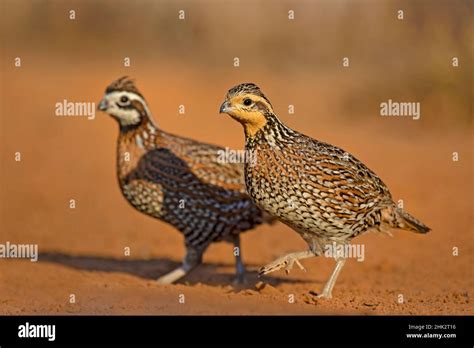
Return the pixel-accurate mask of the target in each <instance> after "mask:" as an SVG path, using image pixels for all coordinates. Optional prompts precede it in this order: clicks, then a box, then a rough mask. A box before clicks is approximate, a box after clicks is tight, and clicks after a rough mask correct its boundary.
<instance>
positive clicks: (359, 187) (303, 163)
mask: <svg viewBox="0 0 474 348" xmlns="http://www.w3.org/2000/svg"><path fill="white" fill-rule="evenodd" d="M221 112H225V113H228V114H229V115H230V116H232V117H233V118H234V119H236V120H237V121H239V122H240V123H241V124H242V125H243V126H244V130H245V134H246V145H245V148H246V151H247V152H248V153H250V154H251V155H252V158H253V161H252V162H251V163H247V164H246V166H245V177H246V185H247V191H248V193H249V195H250V197H252V199H253V200H254V201H255V203H256V204H257V205H258V206H259V207H260V208H261V209H262V210H264V211H266V212H268V213H269V214H271V215H273V216H276V217H278V218H279V219H280V220H281V221H282V222H284V223H285V224H287V225H289V226H290V227H292V228H293V229H294V230H296V231H297V232H298V233H299V234H300V235H301V236H302V237H303V239H304V240H305V241H306V242H307V243H308V245H309V251H304V252H300V253H292V254H289V255H286V256H284V257H282V258H280V259H278V260H276V261H275V262H273V263H271V264H269V265H267V266H265V267H263V268H262V269H261V271H260V273H261V274H267V273H270V272H273V271H275V270H277V269H280V268H283V267H285V268H286V269H287V271H288V270H289V269H291V267H292V265H293V263H295V262H296V263H297V264H298V265H299V266H300V267H302V266H301V264H300V263H299V261H298V259H303V258H307V257H311V256H314V255H322V254H323V253H324V251H325V250H326V248H327V247H328V246H332V245H334V243H335V244H336V245H344V244H347V243H349V242H350V241H351V240H352V239H353V238H354V237H356V236H357V235H359V234H361V233H364V232H366V231H369V230H375V231H382V232H388V230H389V228H401V229H406V230H411V231H414V232H420V233H426V232H428V231H429V228H428V227H427V226H425V225H424V224H422V223H421V222H420V221H418V220H417V219H415V218H413V217H412V216H411V215H409V214H408V213H406V212H405V211H403V210H402V209H400V208H397V206H396V204H395V203H394V202H393V199H392V196H391V194H390V192H389V190H388V188H387V186H386V185H385V184H384V183H383V182H382V180H381V179H380V178H379V177H378V176H377V175H376V174H375V173H374V172H372V171H371V170H370V169H369V168H367V167H366V166H365V165H364V164H363V163H362V162H361V161H359V160H358V159H357V158H355V157H354V156H352V155H351V154H349V153H347V152H345V151H344V150H342V149H340V148H338V147H335V146H332V145H330V144H326V143H323V142H320V141H318V140H315V139H312V138H310V137H308V136H306V135H304V134H301V133H299V132H296V131H294V130H292V129H290V128H289V127H287V126H286V125H284V124H283V123H282V122H281V121H280V120H279V119H278V118H277V116H276V115H275V113H274V112H273V109H272V106H271V104H270V102H269V101H268V99H267V98H266V97H265V96H264V95H263V93H262V92H261V91H260V89H259V88H258V87H257V86H256V85H254V84H242V85H239V86H236V87H234V88H232V89H231V90H230V91H229V92H228V94H227V97H226V100H225V102H224V103H223V105H222V106H221ZM336 261H337V265H336V269H335V270H334V272H333V275H332V276H331V278H330V280H329V281H328V283H327V284H326V286H325V288H324V291H323V293H322V297H331V291H332V287H333V286H334V283H335V280H336V278H337V275H338V273H339V272H340V269H341V268H342V266H343V264H344V262H345V258H344V257H337V258H336Z"/></svg>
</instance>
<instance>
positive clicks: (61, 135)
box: [0, 71, 474, 315]
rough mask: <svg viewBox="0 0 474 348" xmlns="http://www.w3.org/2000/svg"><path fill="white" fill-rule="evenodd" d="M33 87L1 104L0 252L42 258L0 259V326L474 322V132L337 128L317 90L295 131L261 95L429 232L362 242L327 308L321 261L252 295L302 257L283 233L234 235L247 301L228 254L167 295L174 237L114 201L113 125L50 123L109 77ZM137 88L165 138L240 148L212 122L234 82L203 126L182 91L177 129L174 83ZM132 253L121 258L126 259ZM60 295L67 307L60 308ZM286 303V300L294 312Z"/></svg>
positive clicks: (23, 78) (93, 96)
mask: <svg viewBox="0 0 474 348" xmlns="http://www.w3.org/2000/svg"><path fill="white" fill-rule="evenodd" d="M27 76H28V71H25V72H24V73H23V75H18V76H15V79H10V80H9V81H10V82H9V84H8V87H9V88H8V91H6V92H5V93H6V94H7V95H6V97H5V98H4V99H5V100H6V101H7V102H6V104H5V111H6V112H5V115H14V117H5V118H3V119H2V122H3V124H4V125H5V127H4V129H5V130H6V131H4V139H5V140H4V141H5V146H4V149H5V152H4V153H3V154H2V156H3V157H4V158H3V160H2V161H3V163H5V165H4V170H3V171H2V178H1V180H2V182H3V183H8V184H7V185H4V187H3V188H2V190H3V191H2V207H1V208H2V221H3V222H2V226H1V231H2V238H1V239H2V240H8V241H10V242H12V243H38V244H39V249H40V260H39V261H38V262H36V263H32V262H29V261H26V260H0V278H1V280H0V314H305V315H311V314H379V315H380V314H462V315H466V314H474V308H473V305H472V298H471V297H472V296H473V279H474V277H473V267H472V266H473V251H474V248H473V234H472V231H473V230H472V199H471V197H472V193H473V190H472V189H473V186H472V178H473V172H472V162H470V159H469V156H470V155H469V154H470V153H471V152H472V136H473V134H472V130H471V129H464V130H463V129H461V128H460V127H457V128H456V127H454V126H453V127H452V128H449V127H447V128H444V127H438V128H437V127H428V126H429V124H428V123H427V122H428V121H426V118H428V117H429V115H430V114H429V110H428V111H426V109H425V114H424V116H423V117H426V118H425V121H424V122H425V124H422V123H421V122H422V121H416V122H419V123H416V122H415V121H412V120H403V121H392V120H390V121H389V120H383V121H382V120H380V117H378V116H370V119H376V122H375V123H374V122H372V123H369V122H365V123H361V121H360V118H359V121H351V120H347V119H346V120H344V119H338V118H337V117H336V116H335V115H331V114H330V113H329V112H327V111H328V110H324V108H327V109H329V108H330V107H333V106H334V105H335V104H337V98H336V97H335V96H334V94H331V93H332V92H328V91H326V90H325V89H324V88H323V87H321V88H320V89H319V90H312V93H313V92H314V94H315V95H320V96H321V97H320V99H319V102H318V103H317V104H318V105H313V104H311V103H312V97H311V96H310V95H306V96H305V95H304V94H303V95H302V96H301V97H300V98H299V99H298V98H296V99H297V100H298V101H299V102H300V104H298V105H299V106H298V112H301V114H302V115H304V114H309V115H311V113H312V112H313V113H314V114H318V115H321V116H318V118H311V117H310V116H308V117H307V118H304V117H303V116H301V117H297V116H294V118H291V117H293V116H288V115H286V116H284V111H285V107H284V106H285V105H287V104H288V102H287V100H285V99H284V98H283V95H278V94H277V93H283V90H282V85H280V86H279V88H278V89H277V88H273V91H274V92H272V95H270V97H271V98H272V100H274V104H276V105H277V107H276V108H277V111H278V110H279V111H280V113H281V114H282V118H283V119H284V120H285V121H286V122H287V123H288V124H289V125H291V126H292V127H294V128H296V129H300V130H304V131H305V133H307V134H309V135H312V136H314V137H316V138H319V139H322V140H325V141H328V142H331V143H333V144H337V145H339V146H341V147H343V148H345V149H346V150H348V151H350V152H352V153H354V154H355V155H356V156H357V157H359V158H360V159H361V160H363V161H364V162H365V163H366V164H367V165H368V166H369V167H370V168H372V169H373V170H374V171H375V172H376V173H378V174H379V175H380V176H381V177H382V178H383V180H384V181H385V182H386V183H387V185H388V186H389V187H390V189H391V191H392V194H393V196H394V198H395V199H397V200H398V199H399V198H403V200H404V202H405V208H406V209H407V211H409V212H410V213H412V214H413V215H414V216H416V217H418V218H419V219H421V220H422V221H424V222H425V223H426V224H428V225H429V226H430V227H432V229H433V230H432V232H430V233H429V234H427V235H418V234H413V233H410V232H404V231H395V232H394V237H393V238H391V237H388V236H384V235H376V234H367V235H363V236H361V237H360V238H357V239H356V240H355V242H356V243H364V245H365V260H364V262H356V261H355V260H350V261H349V262H348V263H347V264H346V266H345V268H344V269H343V271H342V273H341V276H340V278H339V281H338V283H337V284H336V287H335V290H334V292H333V295H334V298H333V299H332V300H330V301H327V300H318V299H316V298H315V296H314V295H313V294H312V293H310V291H316V292H319V291H320V290H321V289H322V286H323V285H324V282H325V281H326V279H327V277H328V276H329V274H330V272H331V270H332V268H333V266H334V261H333V260H330V259H326V258H314V259H309V260H305V261H304V262H303V263H304V265H305V266H306V269H307V272H306V273H305V272H302V271H300V270H299V269H297V268H295V269H294V270H293V271H292V272H291V274H290V275H288V276H287V275H285V273H284V272H282V271H281V272H277V273H274V274H272V275H271V276H270V277H266V278H264V279H263V282H264V283H265V284H266V286H263V288H261V287H260V288H259V289H257V288H256V287H255V284H256V283H257V281H258V280H257V278H256V272H255V271H256V270H257V269H258V267H260V266H262V265H264V264H265V263H268V262H270V261H272V260H273V259H275V258H276V257H278V256H280V255H282V254H285V253H287V252H290V251H296V250H303V249H305V248H306V245H305V243H304V242H303V240H302V239H301V238H300V237H299V236H298V235H297V234H296V233H295V232H294V231H292V230H291V229H289V228H288V227H286V226H284V225H283V224H280V223H278V224H276V225H274V226H261V227H259V228H257V229H255V230H253V231H251V232H248V233H246V234H244V235H243V237H242V238H243V242H242V243H243V245H242V250H243V257H244V261H245V262H246V265H247V267H248V269H249V270H250V272H249V274H248V285H247V287H245V288H243V289H242V288H240V289H236V288H233V287H232V286H231V285H229V284H231V282H232V279H233V274H234V259H233V255H232V247H231V246H230V245H229V244H216V245H213V246H212V247H211V248H210V249H209V250H208V252H207V253H206V254H205V257H204V262H205V264H204V265H202V266H200V267H199V268H198V269H197V270H196V271H195V272H193V273H192V274H191V275H190V276H189V277H187V278H186V279H185V280H183V281H182V282H180V283H179V284H177V285H167V286H161V285H158V284H156V283H155V281H154V280H155V279H156V278H157V277H158V276H159V275H161V274H164V273H165V272H167V271H169V270H171V269H173V268H174V267H176V266H177V265H178V264H179V262H180V260H181V258H182V256H183V252H184V248H183V245H182V238H181V235H180V234H179V233H178V232H176V231H175V230H173V228H171V227H169V226H167V225H165V224H164V223H161V222H158V221H155V220H153V219H151V218H148V217H146V216H143V215H141V214H139V213H138V212H135V211H134V210H133V209H131V208H130V207H129V206H128V204H127V203H126V202H125V200H124V199H123V198H122V197H121V194H120V192H119V189H118V186H117V183H116V178H115V169H114V165H115V163H114V159H115V137H116V132H117V129H116V125H115V124H114V122H113V121H112V120H110V119H109V118H108V117H107V116H105V115H103V114H98V115H97V116H96V120H94V121H87V120H85V119H62V118H57V117H54V116H53V112H54V108H53V105H54V103H55V102H56V101H58V100H62V99H61V98H63V97H66V98H69V99H71V100H92V101H96V100H98V99H99V98H100V97H101V94H102V91H103V89H104V87H105V85H106V84H107V83H108V82H109V81H110V80H111V79H113V78H114V77H115V76H110V75H107V76H95V78H94V85H92V86H91V85H90V81H91V80H90V79H86V78H82V79H81V78H80V77H77V79H76V82H75V85H74V86H70V85H69V86H68V89H67V92H62V94H61V87H60V86H64V84H62V82H63V81H62V79H63V78H62V77H59V76H56V75H55V76H53V77H51V81H50V82H48V86H49V87H48V88H44V87H42V85H41V84H31V83H29V80H28V79H29V78H31V77H27ZM139 76H140V79H139V83H140V82H142V83H141V84H140V87H141V90H142V92H143V93H144V94H145V96H149V99H150V106H151V108H152V110H154V114H155V115H156V116H155V118H156V119H157V121H158V124H159V125H161V126H162V127H163V128H164V129H166V130H169V131H172V132H175V133H180V134H183V135H187V136H192V137H194V138H197V139H200V140H203V141H208V142H213V143H217V144H222V145H228V146H230V147H234V148H239V147H241V146H242V138H243V134H242V130H241V128H240V126H239V125H237V124H236V123H235V122H234V121H231V120H230V119H228V118H227V117H225V116H219V115H218V114H217V108H218V106H219V102H220V101H221V99H222V98H223V96H224V95H225V90H226V88H228V87H230V86H231V85H232V84H233V83H234V82H235V80H234V79H231V78H229V79H228V80H226V81H223V82H222V85H219V86H214V87H212V86H209V88H207V87H206V88H202V90H207V92H208V93H210V95H213V96H215V97H214V98H210V99H209V98H208V99H209V100H207V101H206V102H205V103H204V104H203V105H202V113H197V112H196V111H195V110H196V108H194V111H193V107H192V105H198V103H199V101H201V100H206V97H205V96H204V95H203V92H201V89H200V88H199V87H198V85H196V86H187V88H188V89H186V88H185V89H184V91H183V89H181V90H182V91H183V93H188V94H187V95H188V96H190V97H189V98H187V99H186V103H187V104H188V105H191V106H190V107H189V110H191V111H190V112H189V113H190V114H189V115H187V116H185V117H189V119H184V120H183V119H178V117H180V116H177V112H176V108H175V106H176V105H179V103H180V102H179V100H180V96H177V95H174V94H170V95H168V96H165V95H164V93H165V92H166V91H169V90H174V89H178V88H179V87H180V86H179V84H180V83H181V84H182V85H184V84H183V79H184V77H181V80H180V79H179V78H178V77H176V76H171V75H170V76H167V77H166V76H163V75H160V77H159V78H160V79H161V81H168V82H169V83H168V84H167V85H166V86H167V89H165V88H164V87H163V86H160V87H157V86H158V83H156V85H154V82H153V81H152V80H151V78H150V79H147V77H146V76H147V75H146V74H145V73H142V74H141V75H139ZM183 76H184V74H183ZM64 79H65V78H64ZM38 80H40V79H38ZM197 80H198V79H197V78H196V81H197ZM55 81H56V82H57V83H55ZM100 81H103V83H102V84H101V83H100ZM190 81H192V80H190ZM239 81H240V80H239ZM173 83H174V84H175V85H173ZM188 83H189V84H192V82H189V81H188ZM25 86H28V87H25ZM321 86H324V83H322V84H321ZM181 87H182V86H181ZM348 87H350V86H348ZM269 88H270V87H269ZM267 89H268V88H267ZM283 89H284V88H283ZM191 92H193V93H191ZM292 92H294V93H295V95H297V94H296V93H297V92H296V91H292ZM302 93H303V92H302ZM24 95H28V96H29V97H28V101H27V102H25V99H24V97H23V96H24ZM58 95H59V96H61V97H58ZM306 97H307V98H306ZM158 99H160V100H161V102H159V101H158ZM278 100H281V103H279V102H278ZM193 103H194V104H193ZM324 105H326V106H324ZM426 113H428V114H426ZM335 114H340V112H339V113H337V112H336V113H335ZM164 115H172V117H171V116H170V117H165V116H164ZM2 117H3V116H2ZM367 117H368V118H369V116H367ZM176 120H178V121H176ZM188 120H189V121H188ZM316 120H317V122H316ZM385 122H391V125H390V126H387V123H385ZM397 122H398V123H397ZM400 124H401V126H400ZM422 125H423V126H422ZM335 130H337V131H335ZM2 147H3V146H2ZM15 151H21V152H22V155H23V159H22V162H21V163H16V162H14V161H13V160H12V158H13V155H12V154H13V153H14V152H15ZM453 151H458V152H459V153H460V161H459V162H453V161H452V160H451V154H452V152H453ZM71 198H74V199H76V201H77V208H76V209H75V210H70V209H68V202H69V199H71ZM126 246H128V247H130V248H131V256H129V257H125V256H124V255H123V249H124V247H126ZM453 247H458V248H459V256H453V254H452V250H453ZM70 294H74V295H75V297H76V303H75V304H71V303H69V296H70ZM180 294H184V295H185V303H184V304H181V303H179V295H180ZM400 294H401V295H403V297H404V300H405V301H404V303H402V304H400V303H398V298H399V295H400ZM289 295H294V296H295V299H296V301H295V302H294V303H289V301H288V300H289Z"/></svg>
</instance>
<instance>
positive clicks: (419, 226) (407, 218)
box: [394, 208, 431, 233]
mask: <svg viewBox="0 0 474 348" xmlns="http://www.w3.org/2000/svg"><path fill="white" fill-rule="evenodd" d="M394 222H395V224H396V226H394V227H397V228H401V229H404V230H408V231H413V232H416V233H428V232H429V231H430V230H431V228H429V227H428V226H426V225H425V224H424V223H422V222H421V221H420V220H418V219H416V218H414V217H413V216H411V215H410V214H408V213H407V212H406V211H404V210H403V209H401V208H396V209H395V221H394Z"/></svg>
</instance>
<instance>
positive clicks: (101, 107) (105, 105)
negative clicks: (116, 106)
mask: <svg viewBox="0 0 474 348" xmlns="http://www.w3.org/2000/svg"><path fill="white" fill-rule="evenodd" d="M108 107H109V103H108V102H107V100H105V99H102V100H101V101H100V103H99V106H97V109H99V110H100V111H105V110H107V109H108Z"/></svg>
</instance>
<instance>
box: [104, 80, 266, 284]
mask: <svg viewBox="0 0 474 348" xmlns="http://www.w3.org/2000/svg"><path fill="white" fill-rule="evenodd" d="M98 108H99V110H102V111H105V112H106V113H108V114H109V115H111V116H112V117H113V118H114V119H115V120H116V121H117V122H118V124H119V136H118V142H117V175H118V181H119V184H120V188H121V191H122V193H123V195H124V196H125V198H126V199H127V200H128V202H129V203H130V204H131V205H132V206H133V207H135V208H136V209H137V210H139V211H140V212H142V213H144V214H147V215H149V216H151V217H154V218H157V219H159V220H162V221H165V222H167V223H169V224H171V225H173V226H174V227H175V228H177V229H178V230H179V231H180V232H181V233H183V234H184V239H185V245H186V256H185V258H184V261H183V264H182V266H181V267H179V268H178V269H176V270H174V271H172V272H170V273H168V274H166V275H164V276H162V277H160V278H159V279H158V281H159V282H160V283H172V282H174V281H176V280H178V279H179V278H181V277H183V276H184V275H186V274H187V273H188V272H189V271H191V270H192V269H193V268H195V267H196V266H197V265H198V264H200V263H201V261H202V255H203V252H204V251H205V250H206V248H207V247H208V246H209V244H210V243H212V242H217V241H221V240H226V241H230V242H233V243H234V245H235V247H237V249H235V250H236V251H237V252H236V253H235V256H236V269H237V279H236V280H237V281H238V282H241V281H243V280H244V272H245V268H244V266H243V263H242V259H241V256H240V255H241V252H240V238H239V234H240V233H241V232H244V231H247V230H250V229H252V228H253V227H255V226H257V225H259V224H261V223H262V222H266V221H268V222H270V221H271V220H273V218H270V217H269V216H268V215H266V216H265V215H264V214H262V211H261V210H260V209H259V208H257V207H256V206H255V204H254V203H253V202H252V200H251V199H250V198H249V196H248V195H247V194H246V191H245V182H244V172H243V164H239V163H222V162H223V161H222V160H219V152H220V151H222V150H223V149H222V148H220V147H218V146H214V145H210V144H205V143H201V142H198V141H195V140H191V139H187V138H184V137H179V136H176V135H173V134H170V133H166V132H164V131H163V130H161V129H160V128H159V127H157V126H156V125H155V123H154V122H153V120H152V116H151V113H150V110H149V109H148V106H147V103H146V102H145V98H144V97H143V95H142V94H141V93H140V92H139V91H138V89H137V88H136V86H135V85H134V83H133V81H131V80H130V79H128V78H126V77H122V78H120V79H118V80H116V81H115V82H113V83H112V84H111V85H110V86H108V87H107V89H106V91H105V96H104V98H103V99H102V101H101V102H100V104H99V106H98Z"/></svg>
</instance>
